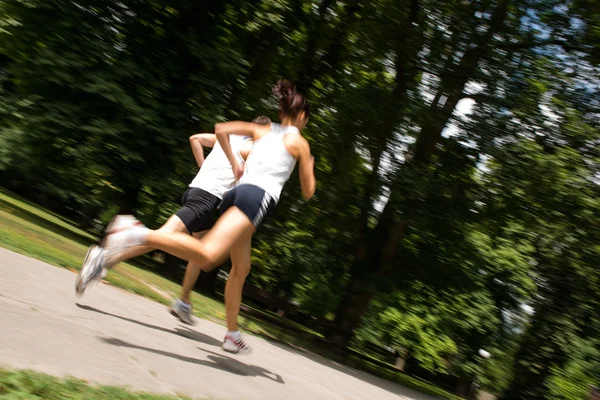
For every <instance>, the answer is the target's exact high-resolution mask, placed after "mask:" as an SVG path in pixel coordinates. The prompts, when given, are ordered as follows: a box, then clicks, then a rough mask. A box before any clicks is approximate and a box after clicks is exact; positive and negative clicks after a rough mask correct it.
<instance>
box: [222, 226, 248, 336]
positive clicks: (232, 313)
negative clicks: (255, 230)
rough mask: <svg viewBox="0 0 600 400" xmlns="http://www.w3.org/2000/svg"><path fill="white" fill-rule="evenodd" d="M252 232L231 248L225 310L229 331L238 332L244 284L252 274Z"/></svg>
mask: <svg viewBox="0 0 600 400" xmlns="http://www.w3.org/2000/svg"><path fill="white" fill-rule="evenodd" d="M251 246H252V231H250V232H248V233H246V234H244V235H243V236H242V237H240V239H239V240H238V241H237V242H236V243H235V245H234V246H233V247H232V248H231V252H230V255H231V272H230V273H229V278H227V283H226V284H225V309H226V310H227V330H228V331H229V332H236V331H237V330H238V323H237V320H238V314H239V313H240V306H241V304H242V292H243V289H244V282H245V281H246V277H247V276H248V274H249V273H250V253H251V250H252V248H251Z"/></svg>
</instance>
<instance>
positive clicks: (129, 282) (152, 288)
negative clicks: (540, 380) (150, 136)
mask: <svg viewBox="0 0 600 400" xmlns="http://www.w3.org/2000/svg"><path fill="white" fill-rule="evenodd" d="M94 241H95V238H94V237H93V236H92V235H90V234H89V233H87V232H84V231H83V230H80V229H78V228H76V227H75V226H73V225H72V224H70V223H69V221H67V220H65V219H64V218H62V217H59V216H57V215H55V214H52V213H50V212H47V211H45V210H43V209H41V208H40V207H38V206H35V205H33V204H31V203H28V202H27V201H24V200H22V199H19V198H17V197H16V196H13V195H11V194H8V193H6V192H2V191H0V246H1V247H4V248H6V249H9V250H12V251H15V252H17V253H21V254H25V255H27V256H29V257H33V258H36V259H38V260H41V261H44V262H47V263H48V264H52V265H56V266H59V267H63V268H66V269H69V270H71V271H73V272H77V271H78V270H79V269H80V268H81V262H82V260H83V257H84V255H85V253H86V251H87V247H88V246H89V245H90V244H91V243H92V242H94ZM106 282H108V283H109V284H111V285H113V286H116V287H119V288H121V289H124V290H126V291H129V292H132V293H135V294H138V295H140V296H144V297H146V298H149V299H152V300H154V301H157V302H159V303H162V304H168V303H169V302H170V300H171V298H175V297H176V296H177V295H178V294H179V292H180V290H181V286H180V285H179V284H178V283H176V282H173V281H171V280H169V279H167V278H164V277H162V276H160V275H158V274H157V273H155V272H154V271H152V270H151V269H144V268H139V267H137V266H135V265H132V264H129V263H121V264H119V265H118V266H117V267H116V268H114V269H112V270H111V271H110V272H109V274H108V275H107V277H106ZM74 284H75V276H73V285H74ZM65 290H74V287H73V288H65ZM192 303H193V310H194V314H195V315H196V316H197V317H200V318H205V319H209V320H212V321H214V322H217V323H220V324H223V321H224V320H225V307H224V305H223V302H222V301H217V300H215V299H212V298H210V297H206V296H204V295H202V294H200V293H195V295H194V296H192ZM246 306H247V307H248V308H252V307H250V306H248V305H246ZM253 311H255V312H256V311H258V312H260V313H262V314H267V315H269V316H271V317H277V316H276V314H274V313H269V312H265V311H260V310H256V309H253ZM239 324H240V327H241V328H242V329H243V330H245V331H248V332H252V333H254V334H256V335H258V336H262V337H264V338H267V339H270V340H276V341H279V342H283V343H286V344H290V345H293V346H296V347H300V348H302V349H311V350H313V351H314V352H316V353H318V354H321V355H323V356H325V357H330V354H329V353H328V352H327V349H323V346H318V347H319V349H316V346H315V344H314V339H316V338H319V337H321V335H319V334H318V333H316V332H313V331H311V330H309V329H307V328H305V327H302V326H301V325H297V324H295V325H296V326H297V327H298V328H300V329H301V330H302V331H303V333H302V334H298V333H295V332H291V331H288V330H285V329H282V328H280V327H278V326H276V325H272V324H269V323H268V322H265V321H262V320H260V319H258V318H253V317H251V316H248V315H245V316H244V315H240V318H239ZM346 361H349V363H350V364H351V365H352V366H354V367H357V368H359V369H363V370H366V371H368V372H370V373H372V374H374V375H377V376H380V377H383V378H385V379H388V380H391V381H394V382H397V383H400V384H402V385H404V386H407V387H410V388H413V389H415V390H418V391H420V392H423V393H427V394H431V395H435V396H439V397H443V398H447V399H453V400H454V399H458V397H456V396H453V395H451V394H449V393H447V392H445V391H444V390H442V389H440V388H437V387H436V386H433V385H432V384H430V383H428V382H425V381H422V380H420V379H417V378H413V377H410V376H407V375H405V374H402V373H399V372H396V371H393V370H390V369H389V368H385V367H382V366H381V365H376V364H375V363H372V362H369V361H367V360H365V359H361V358H358V357H351V358H350V360H346ZM1 394H2V392H1V391H0V400H2V399H3V397H2V396H1ZM15 398H19V397H15ZM75 398H77V397H75ZM140 398H160V397H140Z"/></svg>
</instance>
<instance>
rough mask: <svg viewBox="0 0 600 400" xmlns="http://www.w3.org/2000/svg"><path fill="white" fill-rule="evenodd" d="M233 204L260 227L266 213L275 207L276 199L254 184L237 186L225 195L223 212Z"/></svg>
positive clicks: (222, 206)
mask: <svg viewBox="0 0 600 400" xmlns="http://www.w3.org/2000/svg"><path fill="white" fill-rule="evenodd" d="M231 206H236V207H237V208H239V209H240V210H241V211H242V212H243V213H244V214H246V216H247V217H248V219H249V220H250V221H252V223H253V224H254V226H255V227H258V225H259V224H260V222H261V221H262V220H263V218H264V217H265V215H268V214H270V213H271V212H272V211H273V209H274V208H275V200H274V199H273V198H272V197H271V196H270V195H269V194H268V193H267V192H265V191H264V190H262V189H261V188H259V187H258V186H254V185H240V186H236V187H234V188H233V189H231V190H230V191H228V192H225V194H224V195H223V203H222V204H221V213H224V212H225V211H227V209H229V207H231Z"/></svg>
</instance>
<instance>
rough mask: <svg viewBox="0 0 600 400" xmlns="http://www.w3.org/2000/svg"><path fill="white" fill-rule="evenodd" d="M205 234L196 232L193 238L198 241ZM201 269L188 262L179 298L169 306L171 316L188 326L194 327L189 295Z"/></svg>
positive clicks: (222, 261)
mask: <svg viewBox="0 0 600 400" xmlns="http://www.w3.org/2000/svg"><path fill="white" fill-rule="evenodd" d="M207 232H208V231H202V232H196V233H194V238H196V239H198V240H199V239H200V238H201V237H203V236H204V235H206V233H207ZM225 260H226V257H223V258H222V260H219V265H220V264H222V263H224V262H225ZM201 267H202V265H200V264H197V263H193V262H188V265H187V266H186V268H185V275H184V277H183V283H182V285H181V297H180V298H179V299H178V300H175V301H174V302H173V304H172V305H171V314H173V315H175V316H176V317H177V318H179V319H180V320H181V321H182V322H184V323H186V324H190V325H194V320H193V319H192V305H191V301H190V294H191V293H192V290H194V286H196V281H198V277H199V276H200V271H201V269H202V268H201Z"/></svg>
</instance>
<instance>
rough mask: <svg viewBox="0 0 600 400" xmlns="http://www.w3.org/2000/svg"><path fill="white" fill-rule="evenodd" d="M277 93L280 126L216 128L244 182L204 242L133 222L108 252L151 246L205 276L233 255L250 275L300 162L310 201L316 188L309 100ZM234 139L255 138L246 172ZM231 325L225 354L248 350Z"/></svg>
mask: <svg viewBox="0 0 600 400" xmlns="http://www.w3.org/2000/svg"><path fill="white" fill-rule="evenodd" d="M273 92H274V93H275V95H276V96H277V97H278V98H279V118H280V121H281V122H280V123H279V124H276V123H273V124H272V125H271V129H270V130H265V129H261V128H262V127H261V126H260V125H257V124H254V123H249V122H237V121H236V122H226V123H220V124H217V125H215V133H216V135H217V139H218V141H219V143H220V144H221V147H222V149H223V151H224V152H225V154H226V155H227V158H228V159H229V162H230V163H231V167H232V170H233V173H234V175H235V176H236V177H239V178H240V180H239V185H238V186H236V187H235V188H233V189H232V190H230V191H229V192H227V193H225V194H224V196H223V203H222V206H221V211H222V215H221V217H220V218H219V219H218V220H217V222H216V224H215V225H214V227H213V228H212V229H211V230H210V231H209V232H208V233H207V234H206V235H205V236H204V237H203V238H202V239H200V240H198V239H194V238H192V237H191V236H189V235H185V234H182V233H166V232H160V231H151V230H149V229H147V228H145V227H141V226H140V224H139V222H132V223H130V224H129V226H128V227H126V229H124V230H122V231H120V232H118V233H114V234H111V235H109V236H108V237H107V240H106V243H107V245H106V250H107V251H108V252H109V253H112V254H116V255H118V254H119V253H121V252H123V251H126V249H127V248H129V247H131V246H136V245H146V246H150V247H153V248H156V249H160V250H163V251H165V252H167V253H170V254H172V255H174V256H176V257H179V258H182V259H184V260H188V261H190V263H191V264H192V265H196V266H199V268H201V269H202V270H204V271H210V270H211V269H212V268H214V267H215V266H216V264H217V263H218V262H219V260H221V259H222V258H223V257H224V256H226V255H227V254H228V253H229V255H230V257H231V262H232V264H235V265H237V266H239V267H240V271H249V269H250V251H251V241H252V235H253V234H254V232H255V231H256V228H257V227H258V225H259V224H260V222H261V221H262V219H263V217H264V216H265V215H266V214H268V213H269V212H271V211H272V210H273V208H274V207H275V205H276V204H277V201H278V200H279V195H280V194H281V190H282V188H283V185H284V184H285V182H287V180H288V179H289V177H290V175H291V173H292V171H293V169H294V167H295V165H296V162H297V161H299V163H300V165H299V172H300V186H301V189H302V195H303V196H304V198H306V199H307V200H308V199H310V198H311V197H312V195H313V194H314V192H315V186H316V182H315V177H314V171H313V168H314V158H313V157H312V156H311V154H310V146H309V144H308V142H307V141H306V139H304V138H303V137H302V136H301V134H300V130H302V129H304V127H305V126H306V123H307V122H308V118H309V116H310V110H309V107H308V103H307V102H306V97H305V96H304V95H303V94H302V93H299V92H298V91H297V90H296V88H295V86H294V85H292V84H291V83H290V82H288V81H279V82H277V84H276V85H275V87H274V89H273ZM232 134H236V135H243V136H250V137H252V138H253V139H254V147H253V148H252V152H251V153H250V155H249V156H248V160H247V161H246V167H245V171H244V169H243V168H242V165H241V163H240V162H239V161H237V160H236V158H235V156H234V152H233V151H232V149H231V146H230V142H229V135H232ZM242 266H244V268H242ZM246 275H247V273H246ZM240 279H241V277H240ZM243 279H245V276H244V277H243ZM240 303H241V294H240V296H239V298H236V299H235V300H231V299H228V301H227V304H226V306H227V313H228V315H229V314H231V318H233V317H234V316H235V320H236V321H237V314H238V312H239V307H240ZM230 311H231V313H230ZM228 320H229V316H228ZM228 326H229V327H228V328H229V332H228V334H227V335H226V337H225V342H224V343H223V349H224V350H228V351H232V352H238V351H245V349H246V347H247V345H246V344H245V343H244V342H243V340H242V339H241V335H240V334H239V332H237V323H236V324H235V326H233V323H232V324H229V321H228ZM233 328H235V330H232V329H233Z"/></svg>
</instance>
